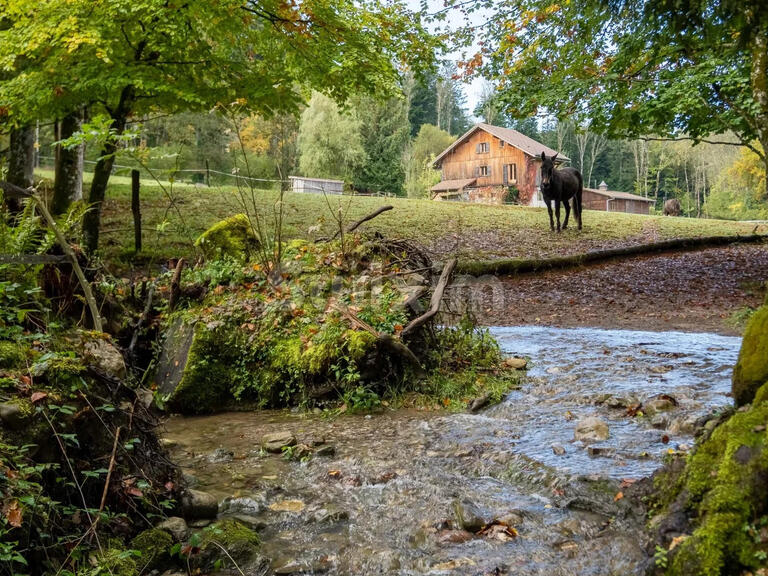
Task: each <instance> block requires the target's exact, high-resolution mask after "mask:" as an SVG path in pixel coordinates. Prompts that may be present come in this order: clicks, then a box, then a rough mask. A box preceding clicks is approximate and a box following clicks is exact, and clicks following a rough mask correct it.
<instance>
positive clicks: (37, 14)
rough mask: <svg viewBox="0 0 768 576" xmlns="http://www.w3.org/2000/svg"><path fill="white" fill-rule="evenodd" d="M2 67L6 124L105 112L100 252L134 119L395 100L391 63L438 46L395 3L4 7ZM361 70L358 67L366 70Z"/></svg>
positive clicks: (92, 243)
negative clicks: (114, 173)
mask: <svg viewBox="0 0 768 576" xmlns="http://www.w3.org/2000/svg"><path fill="white" fill-rule="evenodd" d="M0 20H3V21H10V22H11V23H12V25H11V26H10V27H9V28H8V29H7V30H0V65H1V66H2V67H3V68H4V69H9V70H11V71H15V72H16V73H15V76H13V77H12V78H11V79H10V80H8V81H6V82H3V83H2V85H1V86H0V102H3V103H4V105H5V103H6V102H8V103H10V104H9V106H8V110H7V111H6V114H5V116H4V118H5V121H16V123H17V124H18V123H19V122H18V119H21V120H22V121H23V120H26V119H29V118H35V117H38V116H47V117H51V116H52V117H60V114H58V113H57V111H62V112H63V113H69V112H71V111H73V110H74V109H76V108H78V107H81V106H89V107H90V108H91V111H92V113H93V114H97V113H98V112H103V113H105V114H106V115H107V116H108V118H109V123H110V131H111V134H112V136H113V137H111V138H106V139H105V140H104V143H103V147H102V150H101V155H100V159H99V161H98V163H97V165H96V168H95V171H94V177H93V182H92V184H91V188H90V191H89V195H88V202H89V203H90V204H91V205H92V209H91V210H89V211H88V212H87V213H86V216H85V218H84V221H83V235H84V246H85V248H86V250H88V251H91V252H92V251H93V250H95V249H96V247H97V245H98V233H99V224H100V219H101V216H100V215H101V205H102V202H103V200H104V195H105V191H106V188H107V184H108V181H109V176H110V173H111V170H112V166H113V164H114V160H115V154H116V153H117V151H118V139H117V138H115V137H114V136H119V135H121V134H122V133H123V132H124V130H125V128H126V126H127V124H128V121H129V119H130V118H131V117H133V116H135V115H137V114H142V113H144V112H146V111H149V110H152V109H155V108H158V107H159V108H162V109H163V110H165V111H169V112H174V111H178V110H190V109H206V108H210V107H212V106H213V105H214V104H217V103H228V102H233V101H235V100H239V101H240V102H239V104H240V105H241V106H242V105H244V106H247V107H248V108H249V109H250V110H252V111H255V112H258V113H262V114H266V115H270V114H273V113H276V112H279V111H288V112H291V111H296V109H297V106H298V104H299V103H300V102H301V101H302V99H303V91H304V90H305V87H307V86H312V87H314V88H315V89H317V90H319V91H322V92H326V93H328V94H330V95H332V96H333V97H334V98H335V99H337V100H345V99H346V98H348V97H349V96H350V95H351V94H353V93H357V92H361V91H362V92H382V93H387V92H391V91H393V90H395V89H396V87H397V82H398V72H397V70H396V68H395V66H394V62H404V63H407V64H408V65H410V66H412V67H414V68H417V69H418V68H420V67H422V66H424V65H428V64H429V63H430V62H431V59H432V58H433V49H434V46H435V41H433V39H432V38H431V36H429V35H428V34H427V33H426V32H425V30H424V28H423V27H422V25H421V23H420V21H419V18H418V16H416V15H415V14H414V13H413V12H411V11H410V10H408V9H407V7H406V6H405V5H404V4H403V3H401V2H399V1H395V2H391V3H387V4H381V3H379V2H378V1H377V0H371V1H370V2H355V1H354V0H306V1H305V2H300V3H295V2H283V1H282V0H265V1H263V2H262V1H259V2H256V1H255V0H220V1H217V2H208V1H204V0H191V1H189V2H184V3H181V4H178V3H169V2H167V0H110V1H109V2H96V3H94V2H93V1H92V0H43V1H39V0H7V1H6V2H4V3H3V7H2V8H0ZM361 63H365V65H361Z"/></svg>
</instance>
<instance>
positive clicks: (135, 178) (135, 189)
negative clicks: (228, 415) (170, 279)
mask: <svg viewBox="0 0 768 576" xmlns="http://www.w3.org/2000/svg"><path fill="white" fill-rule="evenodd" d="M139 187H140V181H139V171H138V170H131V212H133V245H134V249H135V250H136V253H137V254H138V253H139V252H141V209H140V206H139Z"/></svg>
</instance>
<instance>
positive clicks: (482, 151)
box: [475, 142, 491, 154]
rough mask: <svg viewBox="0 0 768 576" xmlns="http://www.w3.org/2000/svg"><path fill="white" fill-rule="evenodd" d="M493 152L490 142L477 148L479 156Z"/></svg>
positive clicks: (483, 143) (480, 144)
mask: <svg viewBox="0 0 768 576" xmlns="http://www.w3.org/2000/svg"><path fill="white" fill-rule="evenodd" d="M490 151H491V145H490V144H488V142H480V143H479V144H478V145H477V147H476V148H475V152H476V153H477V154H487V153H488V152H490Z"/></svg>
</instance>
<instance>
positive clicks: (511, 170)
mask: <svg viewBox="0 0 768 576" xmlns="http://www.w3.org/2000/svg"><path fill="white" fill-rule="evenodd" d="M502 180H503V184H504V186H508V185H509V184H517V164H504V173H503V175H502Z"/></svg>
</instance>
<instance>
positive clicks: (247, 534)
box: [192, 518, 262, 574]
mask: <svg viewBox="0 0 768 576" xmlns="http://www.w3.org/2000/svg"><path fill="white" fill-rule="evenodd" d="M259 543H260V542H259V536H258V534H256V532H254V531H253V530H252V529H251V528H249V527H248V526H246V525H245V524H243V523H242V522H240V521H238V520H235V519H234V518H225V519H223V520H220V521H219V522H216V523H215V524H212V525H211V526H209V527H208V528H206V529H205V531H204V532H202V533H201V540H200V550H201V553H200V554H198V555H197V557H196V558H195V559H194V562H193V566H192V567H193V568H197V569H200V570H202V571H203V572H208V571H210V569H211V568H212V567H217V568H221V567H231V566H232V565H233V564H232V562H233V561H234V562H236V563H237V565H238V566H239V567H240V568H241V569H243V570H244V571H245V573H246V574H248V573H250V570H249V567H250V566H251V565H252V564H253V563H254V562H255V563H257V564H258V561H259V559H261V557H260V555H259ZM224 550H226V553H225V552H224ZM258 573H262V572H261V571H258Z"/></svg>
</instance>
